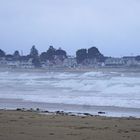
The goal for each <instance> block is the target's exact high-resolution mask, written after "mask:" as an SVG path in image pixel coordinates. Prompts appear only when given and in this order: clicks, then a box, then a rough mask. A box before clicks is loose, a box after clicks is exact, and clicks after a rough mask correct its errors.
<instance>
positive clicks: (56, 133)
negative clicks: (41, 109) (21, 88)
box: [0, 110, 140, 140]
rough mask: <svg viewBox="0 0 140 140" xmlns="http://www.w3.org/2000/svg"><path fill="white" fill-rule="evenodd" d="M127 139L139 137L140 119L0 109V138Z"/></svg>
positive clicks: (31, 139) (55, 139)
mask: <svg viewBox="0 0 140 140" xmlns="http://www.w3.org/2000/svg"><path fill="white" fill-rule="evenodd" d="M129 139H130V140H139V139H140V119H135V118H111V117H110V118H109V117H99V116H94V117H91V116H86V117H85V116H68V115H41V114H38V113H36V112H27V111H26V112H23V111H5V110H1V111H0V140H129Z"/></svg>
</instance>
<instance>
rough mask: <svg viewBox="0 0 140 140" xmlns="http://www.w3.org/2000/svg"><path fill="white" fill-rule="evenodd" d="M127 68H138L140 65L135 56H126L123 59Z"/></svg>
mask: <svg viewBox="0 0 140 140" xmlns="http://www.w3.org/2000/svg"><path fill="white" fill-rule="evenodd" d="M123 60H124V62H125V65H126V66H137V65H140V64H139V62H138V61H136V57H134V56H125V57H123Z"/></svg>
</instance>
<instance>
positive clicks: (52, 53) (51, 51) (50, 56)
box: [47, 46, 56, 61]
mask: <svg viewBox="0 0 140 140" xmlns="http://www.w3.org/2000/svg"><path fill="white" fill-rule="evenodd" d="M55 54H56V49H55V48H54V47H53V46H50V47H49V49H48V50H47V59H48V60H49V61H53V60H54V57H55Z"/></svg>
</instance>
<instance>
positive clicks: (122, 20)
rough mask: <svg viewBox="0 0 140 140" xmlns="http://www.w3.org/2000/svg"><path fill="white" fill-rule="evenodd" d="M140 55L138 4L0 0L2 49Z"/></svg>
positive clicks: (128, 0) (136, 0)
mask: <svg viewBox="0 0 140 140" xmlns="http://www.w3.org/2000/svg"><path fill="white" fill-rule="evenodd" d="M33 44H35V45H36V47H37V48H38V49H39V50H40V51H45V50H47V48H48V46H49V45H54V47H56V48H57V47H62V48H63V49H65V50H67V51H68V52H69V53H70V54H74V53H75V51H76V50H77V49H78V48H89V47H91V46H97V47H98V48H99V49H100V51H101V52H102V53H103V54H105V55H108V56H113V55H114V56H122V55H130V54H133V55H137V54H140V0H0V48H1V49H3V50H5V51H7V52H10V53H11V52H13V51H14V50H16V49H18V50H23V51H24V53H28V52H29V50H30V48H31V46H32V45H33Z"/></svg>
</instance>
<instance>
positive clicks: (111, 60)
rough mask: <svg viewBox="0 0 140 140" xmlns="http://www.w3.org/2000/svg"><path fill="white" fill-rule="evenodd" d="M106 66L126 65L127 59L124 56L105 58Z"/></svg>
mask: <svg viewBox="0 0 140 140" xmlns="http://www.w3.org/2000/svg"><path fill="white" fill-rule="evenodd" d="M104 64H105V66H110V67H113V66H124V65H125V61H124V60H123V58H114V57H109V58H107V59H106V60H105V63H104Z"/></svg>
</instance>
